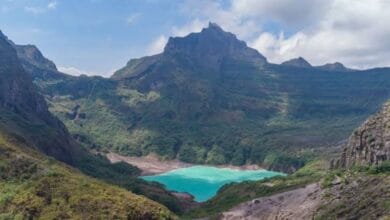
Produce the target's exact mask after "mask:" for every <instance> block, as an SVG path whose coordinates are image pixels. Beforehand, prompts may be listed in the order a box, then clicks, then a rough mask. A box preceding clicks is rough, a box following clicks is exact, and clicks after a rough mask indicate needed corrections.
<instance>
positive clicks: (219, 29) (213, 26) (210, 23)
mask: <svg viewBox="0 0 390 220" xmlns="http://www.w3.org/2000/svg"><path fill="white" fill-rule="evenodd" d="M207 28H208V29H214V30H218V31H224V30H223V29H222V28H221V26H219V25H218V24H217V23H213V22H209V26H208V27H207Z"/></svg>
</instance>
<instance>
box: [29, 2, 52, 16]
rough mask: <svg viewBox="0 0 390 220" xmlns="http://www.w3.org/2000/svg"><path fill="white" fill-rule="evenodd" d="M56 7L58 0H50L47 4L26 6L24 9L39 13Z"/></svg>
mask: <svg viewBox="0 0 390 220" xmlns="http://www.w3.org/2000/svg"><path fill="white" fill-rule="evenodd" d="M56 8H57V1H50V2H49V3H48V4H47V5H46V6H25V7H24V11H26V12H29V13H32V14H34V15H38V14H43V13H45V12H47V11H49V10H55V9H56Z"/></svg>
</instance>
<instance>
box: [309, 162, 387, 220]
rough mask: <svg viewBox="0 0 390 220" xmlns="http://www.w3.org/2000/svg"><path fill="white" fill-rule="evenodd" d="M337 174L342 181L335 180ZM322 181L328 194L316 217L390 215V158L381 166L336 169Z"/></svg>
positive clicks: (381, 216)
mask: <svg viewBox="0 0 390 220" xmlns="http://www.w3.org/2000/svg"><path fill="white" fill-rule="evenodd" d="M336 178H338V179H339V181H340V182H339V183H337V184H334V183H333V184H332V181H334V180H335V179H336ZM322 185H323V187H324V188H325V194H324V197H323V200H322V205H321V206H320V207H319V209H318V210H317V212H316V215H315V216H314V219H317V220H321V219H324V220H325V219H388V218H390V200H389V198H390V161H387V162H384V163H382V164H381V165H379V166H362V167H354V168H353V169H351V170H335V171H333V172H330V173H329V174H328V175H327V176H326V177H325V178H324V181H323V182H322Z"/></svg>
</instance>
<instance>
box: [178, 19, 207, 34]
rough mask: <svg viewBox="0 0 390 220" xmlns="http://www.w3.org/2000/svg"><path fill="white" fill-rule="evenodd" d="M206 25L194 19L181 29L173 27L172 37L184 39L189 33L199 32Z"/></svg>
mask: <svg viewBox="0 0 390 220" xmlns="http://www.w3.org/2000/svg"><path fill="white" fill-rule="evenodd" d="M206 25H207V22H205V21H200V20H199V19H195V20H193V21H191V22H190V23H189V24H186V25H184V26H181V27H177V26H174V27H173V28H172V36H175V37H184V36H186V35H188V34H189V33H194V32H200V31H201V30H202V28H204V27H205V26H206Z"/></svg>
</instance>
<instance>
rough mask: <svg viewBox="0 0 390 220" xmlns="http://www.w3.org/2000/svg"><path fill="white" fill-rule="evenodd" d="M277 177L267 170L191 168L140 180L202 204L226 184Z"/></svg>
mask: <svg viewBox="0 0 390 220" xmlns="http://www.w3.org/2000/svg"><path fill="white" fill-rule="evenodd" d="M278 175H284V174H283V173H278V172H272V171H268V170H233V169H229V168H217V167H210V166H193V167H188V168H181V169H176V170H172V171H169V172H166V173H163V174H159V175H155V176H143V177H142V178H143V179H144V180H146V181H155V182H159V183H162V184H164V185H165V186H166V188H167V189H168V190H172V191H177V192H187V193H190V194H192V195H193V196H194V197H195V201H198V202H203V201H206V200H208V199H210V198H211V197H213V196H215V194H216V193H217V191H218V189H219V188H221V187H222V186H223V185H225V184H227V183H231V182H242V181H245V180H261V179H264V178H266V177H273V176H278Z"/></svg>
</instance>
